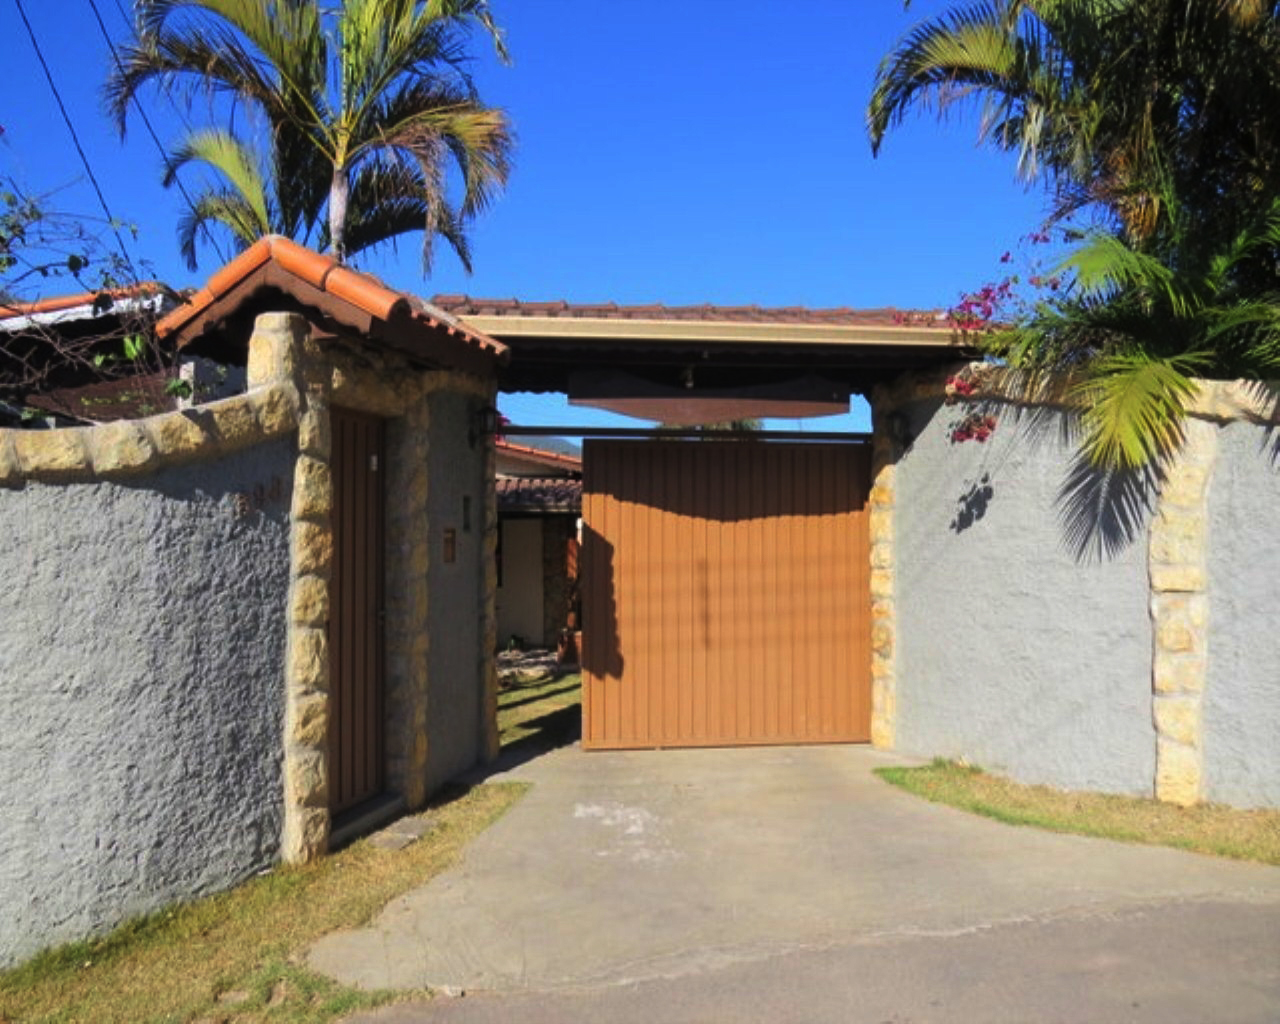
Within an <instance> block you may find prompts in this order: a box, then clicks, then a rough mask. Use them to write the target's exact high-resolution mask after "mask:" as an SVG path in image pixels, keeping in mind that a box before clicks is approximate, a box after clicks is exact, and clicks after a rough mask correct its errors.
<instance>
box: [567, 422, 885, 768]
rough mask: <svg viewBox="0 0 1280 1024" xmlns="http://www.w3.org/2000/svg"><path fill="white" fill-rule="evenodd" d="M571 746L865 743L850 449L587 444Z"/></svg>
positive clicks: (864, 559) (856, 469) (860, 466)
mask: <svg viewBox="0 0 1280 1024" xmlns="http://www.w3.org/2000/svg"><path fill="white" fill-rule="evenodd" d="M584 470H585V476H584V485H583V518H584V521H585V522H584V527H585V529H584V550H583V577H582V596H583V617H584V623H583V626H584V644H583V646H584V651H583V687H584V689H583V746H584V747H588V748H625V747H676V746H690V747H691V746H720V745H739V744H763V743H832V742H860V741H866V740H867V739H869V738H870V705H871V701H870V677H871V656H870V588H869V582H868V580H869V573H870V560H869V553H868V536H867V520H868V516H867V496H868V491H869V481H870V451H869V446H867V445H864V444H850V443H840V444H803V443H802V444H782V443H771V442H765V441H720V442H716V441H692V442H676V441H654V442H649V441H644V442H621V441H606V442H594V441H593V442H588V443H587V446H586V451H585V455H584Z"/></svg>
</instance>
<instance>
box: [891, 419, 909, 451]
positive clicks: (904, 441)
mask: <svg viewBox="0 0 1280 1024" xmlns="http://www.w3.org/2000/svg"><path fill="white" fill-rule="evenodd" d="M884 425H885V428H886V429H887V431H888V433H889V440H891V441H892V442H893V443H894V444H896V445H897V446H898V447H900V448H905V447H906V446H907V445H908V444H910V443H911V423H910V421H909V420H908V419H907V414H906V413H905V412H891V413H889V415H888V416H886V417H885V421H884Z"/></svg>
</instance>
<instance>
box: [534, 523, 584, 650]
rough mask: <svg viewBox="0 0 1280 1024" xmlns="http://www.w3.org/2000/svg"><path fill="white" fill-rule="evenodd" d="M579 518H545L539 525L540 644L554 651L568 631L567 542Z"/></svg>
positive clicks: (570, 591) (570, 595)
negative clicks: (541, 587) (563, 631)
mask: <svg viewBox="0 0 1280 1024" xmlns="http://www.w3.org/2000/svg"><path fill="white" fill-rule="evenodd" d="M577 531H578V517H577V516H575V515H572V514H569V515H556V516H547V517H546V518H545V519H544V520H543V525H542V586H543V590H542V643H543V644H544V645H545V646H546V647H549V648H552V649H554V648H555V646H556V644H557V642H558V641H559V640H560V633H561V631H562V630H564V629H566V628H568V625H569V612H570V606H571V604H572V600H573V593H572V586H571V581H570V579H569V571H568V567H569V541H570V540H572V539H573V537H574V536H575V535H576V534H577Z"/></svg>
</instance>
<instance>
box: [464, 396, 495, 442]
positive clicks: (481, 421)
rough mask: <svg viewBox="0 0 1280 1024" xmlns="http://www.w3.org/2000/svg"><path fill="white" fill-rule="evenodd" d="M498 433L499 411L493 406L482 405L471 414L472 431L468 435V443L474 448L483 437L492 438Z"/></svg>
mask: <svg viewBox="0 0 1280 1024" xmlns="http://www.w3.org/2000/svg"><path fill="white" fill-rule="evenodd" d="M497 432H498V410H497V409H495V408H494V407H493V406H491V405H482V406H481V407H480V408H479V409H477V410H476V411H475V412H474V413H472V414H471V429H470V431H468V433H467V441H468V443H470V445H471V447H472V448H474V447H475V446H476V445H477V444H479V443H480V438H482V437H492V436H493V435H494V434H496V433H497Z"/></svg>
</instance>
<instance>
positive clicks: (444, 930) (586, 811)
mask: <svg viewBox="0 0 1280 1024" xmlns="http://www.w3.org/2000/svg"><path fill="white" fill-rule="evenodd" d="M893 760H894V758H892V757H891V756H890V755H885V754H881V753H878V752H876V751H872V750H869V749H867V748H863V747H808V748H765V749H748V750H712V751H666V752H660V753H648V752H646V753H621V754H583V753H581V752H580V751H578V750H577V749H576V748H566V749H562V750H559V751H556V752H554V753H552V754H549V755H547V756H545V757H542V758H538V759H536V760H534V761H531V762H529V763H528V764H526V765H523V766H521V767H520V768H518V769H516V770H515V771H513V772H512V773H511V775H512V777H516V778H525V779H528V780H530V781H532V782H534V784H535V785H534V788H533V790H532V791H531V792H530V794H529V795H528V796H527V797H526V798H525V799H524V800H523V801H521V803H520V804H518V805H517V806H516V807H515V808H514V809H513V810H512V811H511V812H510V813H509V814H508V815H507V816H506V817H505V818H503V819H502V820H501V821H500V822H499V823H498V824H497V825H496V826H494V827H493V828H492V829H490V830H489V831H488V832H487V833H486V834H485V835H484V836H482V837H480V838H479V839H478V840H477V841H476V842H475V843H474V844H473V846H472V847H471V849H470V850H469V852H468V855H467V857H466V860H465V862H464V863H463V864H461V865H459V867H458V868H456V869H454V870H453V871H451V872H448V873H446V874H444V875H442V876H440V877H439V878H437V879H435V880H433V881H432V882H431V883H430V884H429V885H427V886H426V887H424V888H423V889H421V890H418V891H416V892H413V893H410V894H408V895H406V896H405V897H403V898H401V899H400V900H397V901H396V902H394V903H392V904H391V905H390V906H389V907H388V908H387V909H386V910H385V911H384V913H383V914H382V915H381V916H380V917H379V918H378V919H377V920H376V921H375V922H374V924H373V925H372V927H370V928H368V929H364V930H361V931H355V932H347V933H340V934H337V935H334V936H330V937H328V938H326V939H325V940H323V941H322V942H321V943H320V944H319V945H317V946H316V947H315V948H314V950H313V951H312V954H311V963H312V965H313V966H314V967H316V968H318V969H320V970H322V971H324V972H326V973H328V974H330V975H332V976H334V977H337V978H339V979H341V980H343V981H345V982H348V983H351V984H357V985H361V986H365V987H370V988H403V989H412V988H421V987H423V986H432V987H441V986H449V987H451V988H455V989H461V990H464V991H466V992H467V995H466V997H465V998H458V999H436V1000H434V1001H431V1002H425V1003H417V1004H409V1005H406V1006H399V1007H392V1008H390V1009H387V1010H384V1011H381V1012H380V1013H377V1014H372V1015H366V1016H362V1017H357V1018H353V1021H352V1024H356V1022H357V1021H358V1022H360V1024H374V1022H377V1024H395V1022H399V1024H407V1022H426V1021H444V1022H458V1024H479V1022H488V1021H510V1020H520V1021H525V1022H530V1024H537V1022H540V1021H546V1022H552V1021H554V1022H560V1024H572V1022H575V1021H588V1020H590V1021H593V1022H599V1021H606V1022H617V1024H625V1022H628V1021H633V1020H634V1021H637V1022H639V1021H641V1020H643V1021H645V1022H654V1021H674V1022H685V1021H687V1022H690V1024H692V1022H695V1021H696V1022H709V1021H762V1022H763V1021H768V1022H771V1024H776V1022H780V1021H796V1022H799V1021H806V1022H823V1021H831V1022H833V1024H834V1022H837V1021H838V1022H841V1024H846V1022H861V1021H867V1022H871V1024H884V1022H893V1024H906V1022H911V1024H924V1022H944V1021H946V1022H951V1021H955V1022H966V1024H968V1022H983V1021H992V1022H996V1021H1011V1022H1012V1021H1037V1022H1039V1021H1064V1022H1074V1021H1118V1022H1119V1021H1125V1022H1145V1021H1152V1022H1155V1021H1159V1022H1161V1024H1166V1022H1178V1021H1186V1022H1188V1024H1190V1022H1197V1024H1199V1022H1215V1024H1216V1022H1222V1024H1225V1022H1235V1021H1238V1022H1242V1024H1244V1022H1259V1024H1262V1022H1266V1024H1275V1022H1276V1021H1280V870H1278V869H1275V868H1268V867H1262V866H1259V865H1250V864H1239V863H1233V862H1228V861H1222V860H1217V859H1213V858H1207V857H1198V856H1195V855H1192V854H1185V853H1179V852H1176V851H1172V850H1162V849H1156V848H1146V847H1137V846H1128V845H1124V844H1118V843H1109V842H1105V841H1101V840H1091V839H1084V838H1081V837H1075V836H1056V835H1050V834H1047V833H1041V832H1037V831H1034V830H1030V829H1015V828H1009V827H1007V826H1003V825H1000V824H998V823H995V822H991V821H987V820H985V819H981V818H976V817H973V816H970V815H967V814H963V813H961V812H958V811H953V810H950V809H948V808H942V807H936V806H933V805H929V804H926V803H924V802H922V801H920V800H918V799H916V798H914V797H911V796H908V795H907V794H904V793H901V792H899V791H898V790H895V789H893V788H891V787H889V786H887V785H885V784H884V783H882V782H880V781H879V780H878V779H876V778H875V777H874V776H872V775H871V772H870V770H871V768H872V767H874V766H875V765H877V764H884V763H890V762H892V761H893Z"/></svg>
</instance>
